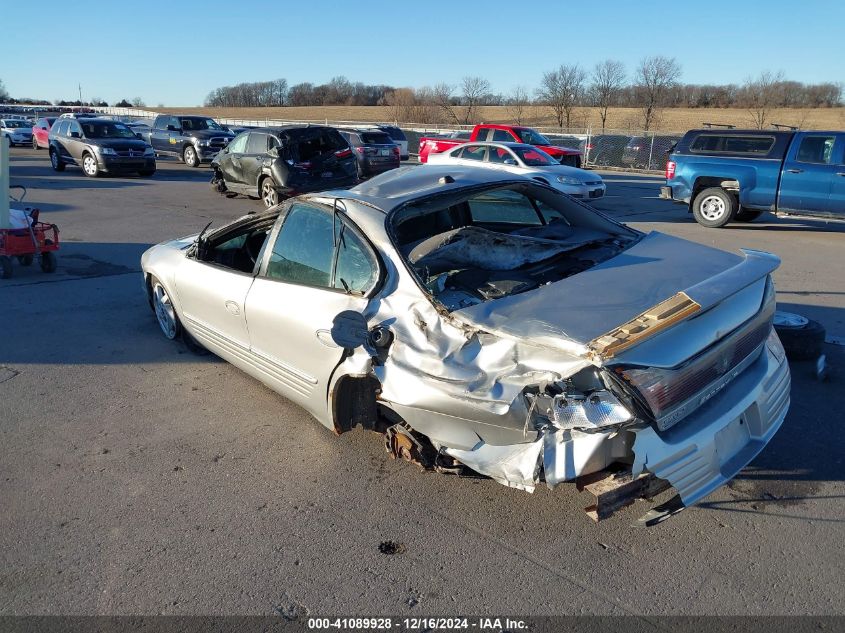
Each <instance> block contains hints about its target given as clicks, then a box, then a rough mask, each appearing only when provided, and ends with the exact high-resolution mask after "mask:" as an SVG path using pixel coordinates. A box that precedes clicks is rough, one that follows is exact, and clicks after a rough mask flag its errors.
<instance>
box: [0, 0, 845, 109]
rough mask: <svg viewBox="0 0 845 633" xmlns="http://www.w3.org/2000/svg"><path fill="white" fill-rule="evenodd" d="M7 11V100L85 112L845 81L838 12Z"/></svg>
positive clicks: (401, 7)
mask: <svg viewBox="0 0 845 633" xmlns="http://www.w3.org/2000/svg"><path fill="white" fill-rule="evenodd" d="M2 4H3V9H2V12H0V21H1V22H2V24H0V32H2V33H3V35H2V38H0V59H2V60H3V63H2V64H0V80H2V81H3V82H4V83H5V85H6V89H7V90H8V91H9V93H10V94H11V95H12V96H15V97H21V96H28V97H35V98H43V99H50V100H53V99H62V98H63V99H76V98H77V94H78V93H77V83H81V84H82V96H83V99H90V98H91V97H101V98H103V99H105V100H107V101H109V102H115V101H118V100H120V99H122V98H127V99H130V100H131V99H132V98H133V97H141V98H143V99H144V101H145V102H146V103H147V104H148V105H151V106H155V105H157V104H159V103H163V104H165V105H174V106H176V105H179V106H189V105H200V104H201V103H202V101H203V99H204V98H205V96H206V95H207V94H208V92H209V91H211V90H212V89H213V88H215V87H217V86H221V85H230V84H234V83H239V82H241V81H259V80H269V79H275V78H278V77H284V78H286V79H287V80H288V83H289V84H290V85H293V84H295V83H299V82H302V81H311V82H313V83H323V82H326V81H328V80H329V79H331V78H332V77H333V76H335V75H345V76H346V77H347V78H349V79H350V80H352V81H363V82H365V83H385V84H390V85H394V86H421V85H431V84H435V83H439V82H446V83H457V82H458V81H459V80H460V78H461V77H463V76H465V75H480V76H482V77H485V78H487V79H488V80H489V81H490V83H491V84H492V88H493V91H494V92H503V93H508V92H509V91H510V90H512V89H513V88H514V87H515V86H517V85H524V86H526V87H528V88H530V89H532V90H533V89H534V88H536V87H537V85H538V84H539V81H540V78H541V77H542V74H543V72H544V71H546V70H550V69H552V68H555V67H557V66H558V65H559V64H562V63H573V62H575V63H578V64H580V65H581V66H582V67H585V68H588V69H589V68H591V67H592V66H593V64H595V63H596V62H597V61H600V60H603V59H607V58H610V59H618V60H620V61H623V62H624V63H625V64H626V66H627V69H628V72H629V74H633V71H634V68H635V66H636V64H637V62H638V60H639V59H641V58H642V57H644V56H647V55H658V54H659V55H667V56H673V57H675V58H676V59H677V60H678V61H679V62H680V64H681V66H682V68H683V76H682V80H683V81H685V82H690V83H730V82H734V83H741V82H742V81H743V80H744V79H745V78H746V77H748V76H749V75H756V74H758V73H759V72H760V71H762V70H766V69H769V70H773V71H777V70H783V71H784V73H785V75H786V77H787V78H789V79H794V80H797V81H803V82H807V83H812V82H821V81H837V82H845V2H842V1H841V0H802V1H801V2H794V1H793V0H790V1H786V0H754V1H752V0H732V1H723V0H708V1H698V2H696V1H692V0H674V1H667V0H659V1H658V0H631V1H623V0H603V1H602V2H596V1H592V0H591V1H585V0H579V1H563V0H560V1H555V2H552V1H548V2H539V1H536V0H535V1H531V2H529V1H527V0H522V1H521V2H514V1H510V2H507V1H499V0H490V1H486V2H481V1H472V0H466V1H462V0H450V1H448V2H445V1H440V0H418V1H416V2H408V1H404V0H374V1H371V2H367V1H366V0H359V1H358V2H345V1H343V0H336V1H335V2H329V1H324V0H306V1H302V0H298V1H294V2H283V1H276V2H270V1H267V2H263V1H258V0H240V1H236V2H213V1H205V2H198V1H194V0H191V1H179V0H170V1H168V2H165V1H162V0H142V1H141V2H137V3H131V4H130V3H127V2H122V1H121V2H118V1H114V2H111V1H109V2H103V1H98V0H85V1H84V2H80V3H76V2H67V1H64V2H59V1H52V0H44V1H40V2H38V3H36V4H32V3H26V2H16V1H15V0H3V3H2ZM77 5H78V6H79V7H80V8H77ZM60 11H61V12H62V13H63V14H64V15H62V17H61V18H59V17H58V16H57V15H55V14H57V13H58V12H60ZM720 16H723V17H720ZM11 25H18V27H19V28H10V27H11ZM58 28H60V29H61V30H60V31H58V30H56V29H58Z"/></svg>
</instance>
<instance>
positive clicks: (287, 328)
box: [246, 202, 379, 419]
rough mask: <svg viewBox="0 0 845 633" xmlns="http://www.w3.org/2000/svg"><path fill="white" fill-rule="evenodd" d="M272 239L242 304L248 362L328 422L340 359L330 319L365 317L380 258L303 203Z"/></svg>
mask: <svg viewBox="0 0 845 633" xmlns="http://www.w3.org/2000/svg"><path fill="white" fill-rule="evenodd" d="M335 236H337V237H335ZM270 239H271V241H270V242H269V244H268V247H267V248H266V249H265V256H264V262H263V263H262V268H261V270H260V272H259V275H258V276H257V277H256V279H255V282H254V283H253V285H252V287H251V288H250V291H249V295H248V296H247V301H246V319H247V325H248V328H249V337H250V350H251V353H252V356H253V360H254V362H255V363H256V364H259V363H260V364H261V366H262V367H263V371H264V372H265V375H266V376H267V377H268V380H269V382H271V383H272V385H273V386H274V388H277V389H278V390H279V391H281V392H282V393H284V394H286V395H287V396H288V397H289V398H290V399H291V400H293V401H295V402H297V403H298V404H300V405H302V406H303V407H305V408H306V409H308V410H309V411H311V412H312V413H313V414H314V415H315V416H316V417H318V418H319V419H327V418H326V416H327V415H328V411H327V408H326V407H327V403H328V388H329V383H330V381H331V378H332V375H333V373H334V370H335V368H336V367H337V365H338V364H339V363H340V361H341V360H342V358H343V354H344V350H343V349H341V348H340V347H338V346H337V345H336V344H335V343H334V342H333V340H332V337H331V331H332V327H333V321H334V319H335V317H336V316H337V315H338V314H340V313H341V312H344V311H347V310H352V311H355V312H364V310H365V308H366V306H367V303H368V299H367V298H366V296H367V295H368V294H370V293H371V292H372V290H373V288H374V287H375V285H376V284H377V281H378V278H379V273H378V263H377V258H376V257H375V254H374V253H373V252H372V250H371V249H370V247H369V245H367V244H366V242H365V240H363V238H362V237H361V236H360V234H359V233H357V230H356V229H353V228H352V227H351V225H349V224H347V223H346V222H345V221H344V220H343V219H342V218H335V217H333V214H332V212H331V210H330V209H327V208H324V207H321V206H316V205H312V204H307V203H303V202H295V203H293V204H292V205H291V207H290V209H289V211H288V212H287V213H286V215H285V216H284V217H283V218H281V219H280V221H279V224H277V227H276V230H275V231H274V233H273V234H272V235H271V238H270Z"/></svg>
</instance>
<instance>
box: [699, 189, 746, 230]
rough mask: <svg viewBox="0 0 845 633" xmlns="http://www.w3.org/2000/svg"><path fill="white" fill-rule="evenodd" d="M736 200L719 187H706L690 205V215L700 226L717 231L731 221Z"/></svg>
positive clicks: (734, 212)
mask: <svg viewBox="0 0 845 633" xmlns="http://www.w3.org/2000/svg"><path fill="white" fill-rule="evenodd" d="M736 207H737V204H736V198H734V196H733V195H732V194H730V193H728V192H727V191H725V190H724V189H722V188H721V187H708V188H707V189H704V190H702V191H701V193H699V194H698V195H697V196H696V197H695V200H693V203H692V215H693V217H694V218H695V221H696V222H698V223H699V224H700V225H701V226H706V227H707V228H710V229H717V228H721V227H723V226H725V225H726V224H727V223H728V222H730V221H731V220H733V218H734V215H735V214H736Z"/></svg>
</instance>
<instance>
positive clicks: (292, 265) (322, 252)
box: [267, 204, 334, 288]
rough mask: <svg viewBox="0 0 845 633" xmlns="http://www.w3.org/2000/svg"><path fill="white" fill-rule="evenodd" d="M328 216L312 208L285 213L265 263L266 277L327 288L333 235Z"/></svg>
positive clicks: (295, 206)
mask: <svg viewBox="0 0 845 633" xmlns="http://www.w3.org/2000/svg"><path fill="white" fill-rule="evenodd" d="M333 230H334V229H333V227H332V218H331V216H330V215H329V214H328V213H324V212H322V211H320V210H319V209H315V208H314V207H309V206H307V205H301V204H300V205H294V206H293V207H291V210H290V211H289V212H288V214H287V217H286V218H285V221H284V224H282V228H281V229H280V230H279V235H278V237H277V238H276V243H275V244H274V245H273V251H272V253H271V254H270V261H269V262H268V264H267V276H268V277H270V278H271V279H278V280H280V281H286V282H289V283H294V284H301V285H305V286H316V287H319V288H330V287H331V278H332V260H333V259H334V236H333Z"/></svg>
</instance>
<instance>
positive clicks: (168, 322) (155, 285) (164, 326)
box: [150, 277, 182, 341]
mask: <svg viewBox="0 0 845 633" xmlns="http://www.w3.org/2000/svg"><path fill="white" fill-rule="evenodd" d="M150 295H151V299H152V304H153V312H155V315H156V320H157V321H158V325H159V327H160V328H161V331H162V333H163V334H164V336H165V338H167V339H168V340H170V341H172V340H174V339H175V338H176V337H177V336H179V333H180V332H181V330H182V324H181V323H180V322H179V317H178V316H176V308H175V307H174V305H173V301H171V299H170V294H169V293H168V292H167V289H166V288H165V287H164V286H163V285H162V283H161V282H160V281H159V280H158V279H156V278H155V277H151V278H150Z"/></svg>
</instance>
